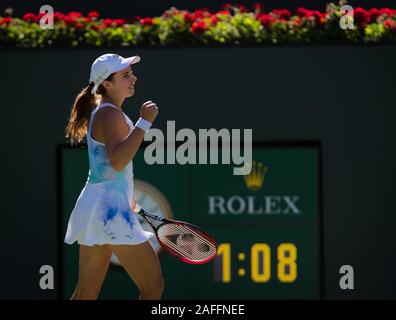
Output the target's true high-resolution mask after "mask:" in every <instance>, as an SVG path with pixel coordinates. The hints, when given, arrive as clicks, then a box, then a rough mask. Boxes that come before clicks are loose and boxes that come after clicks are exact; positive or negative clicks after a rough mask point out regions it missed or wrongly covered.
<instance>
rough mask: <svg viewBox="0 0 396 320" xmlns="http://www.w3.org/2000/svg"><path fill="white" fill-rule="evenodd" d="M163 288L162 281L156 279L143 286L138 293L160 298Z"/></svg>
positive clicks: (161, 279) (160, 278)
mask: <svg viewBox="0 0 396 320" xmlns="http://www.w3.org/2000/svg"><path fill="white" fill-rule="evenodd" d="M164 287H165V284H164V279H163V278H162V277H158V278H156V279H153V280H152V281H150V283H148V284H147V285H146V286H144V287H143V288H142V289H141V290H140V291H141V293H142V294H143V295H144V296H150V297H161V295H162V292H163V291H164Z"/></svg>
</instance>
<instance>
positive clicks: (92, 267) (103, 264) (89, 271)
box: [71, 245, 111, 300]
mask: <svg viewBox="0 0 396 320" xmlns="http://www.w3.org/2000/svg"><path fill="white" fill-rule="evenodd" d="M110 258H111V250H110V249H109V248H108V247H106V246H103V245H102V246H99V245H96V246H91V247H90V246H84V245H80V262H79V275H78V283H77V287H76V289H75V291H74V294H73V296H72V297H71V299H72V300H95V299H97V297H98V296H99V293H100V289H101V288H102V284H103V281H104V278H105V276H106V272H107V269H108V267H109V263H110Z"/></svg>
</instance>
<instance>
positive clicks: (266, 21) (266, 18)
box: [256, 13, 275, 27]
mask: <svg viewBox="0 0 396 320" xmlns="http://www.w3.org/2000/svg"><path fill="white" fill-rule="evenodd" d="M256 18H257V20H258V21H260V23H261V25H262V26H263V27H267V26H268V25H270V24H271V23H272V22H274V21H275V18H274V17H273V16H271V15H269V14H265V13H259V14H258V15H257V16H256Z"/></svg>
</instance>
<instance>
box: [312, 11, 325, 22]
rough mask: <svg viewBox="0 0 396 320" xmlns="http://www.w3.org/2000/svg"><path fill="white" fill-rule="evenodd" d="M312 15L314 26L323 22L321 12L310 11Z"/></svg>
mask: <svg viewBox="0 0 396 320" xmlns="http://www.w3.org/2000/svg"><path fill="white" fill-rule="evenodd" d="M312 15H313V17H314V18H315V24H316V25H321V24H322V23H323V22H324V21H323V19H324V15H323V14H322V13H321V12H319V11H317V10H315V11H312Z"/></svg>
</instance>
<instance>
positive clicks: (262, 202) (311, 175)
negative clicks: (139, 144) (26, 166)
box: [60, 142, 323, 299]
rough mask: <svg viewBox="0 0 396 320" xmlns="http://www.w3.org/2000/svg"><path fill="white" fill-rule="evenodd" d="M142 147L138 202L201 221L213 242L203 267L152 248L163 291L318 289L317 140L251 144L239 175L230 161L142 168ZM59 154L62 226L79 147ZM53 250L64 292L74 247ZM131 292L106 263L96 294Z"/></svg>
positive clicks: (316, 293)
mask: <svg viewBox="0 0 396 320" xmlns="http://www.w3.org/2000/svg"><path fill="white" fill-rule="evenodd" d="M143 154H144V152H143V150H141V151H140V152H139V153H138V154H137V156H136V158H135V160H134V171H135V178H137V179H138V180H139V181H140V182H139V183H138V184H137V192H136V193H137V196H138V197H137V198H138V202H141V201H145V202H146V203H147V204H146V206H151V207H152V208H157V209H154V211H157V213H159V214H162V215H166V216H168V217H173V218H175V219H177V220H184V221H188V222H191V223H193V224H195V225H197V226H199V227H202V228H203V229H204V230H206V231H208V232H209V233H210V234H212V235H213V236H214V237H215V239H216V241H217V243H218V255H217V257H216V258H215V259H214V260H212V262H210V263H208V264H205V265H187V264H183V263H181V262H179V261H177V260H176V259H174V258H172V257H170V256H169V255H167V254H166V253H163V252H161V251H159V255H160V259H161V266H162V271H163V275H164V279H165V283H166V287H165V291H164V296H163V297H164V298H165V299H319V298H321V297H322V294H323V292H322V281H323V280H322V278H323V272H322V265H323V262H322V257H323V252H322V233H321V223H322V220H321V192H320V190H321V180H320V179H321V166H320V144H319V143H316V142H304V143H279V142H277V143H259V144H254V148H253V159H252V160H253V165H252V171H251V173H250V174H249V175H247V176H236V175H233V174H232V173H233V170H232V167H233V165H178V164H175V165H151V166H150V165H147V164H146V163H145V162H144V158H143ZM60 159H62V163H61V165H60V167H61V169H62V170H63V175H62V176H63V182H62V183H61V186H62V190H61V194H62V195H63V204H64V205H63V211H62V212H61V214H62V215H63V217H62V219H63V221H64V224H65V223H66V221H67V218H68V215H69V214H70V210H71V209H72V207H73V204H74V202H75V200H76V199H77V197H78V194H79V192H80V191H81V188H82V187H83V184H84V182H85V180H86V174H87V172H88V166H87V164H88V161H87V156H86V149H85V150H84V149H81V148H80V149H77V148H61V157H60ZM142 182H143V184H142V185H143V186H144V188H140V189H139V185H140V184H141V183H142ZM148 199H150V201H148ZM154 213H155V212H154ZM63 229H65V226H64V227H63ZM62 240H63V239H62ZM76 247H77V246H76ZM62 257H63V262H62V264H63V270H64V279H65V284H64V292H63V293H64V296H66V297H67V296H69V295H70V294H71V292H72V290H73V287H74V285H75V281H77V274H78V250H76V248H73V246H67V245H63V254H62ZM66 280H67V281H66ZM69 283H70V284H69ZM136 295H137V290H136V288H135V286H134V284H133V282H132V281H131V280H129V279H128V276H127V275H126V273H125V271H124V270H122V268H121V267H119V266H118V267H117V266H112V267H111V268H110V269H109V272H108V275H107V277H106V281H105V284H104V287H103V290H102V294H101V298H105V299H106V298H109V299H112V298H114V299H122V298H125V299H130V298H134V297H135V296H136Z"/></svg>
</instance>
